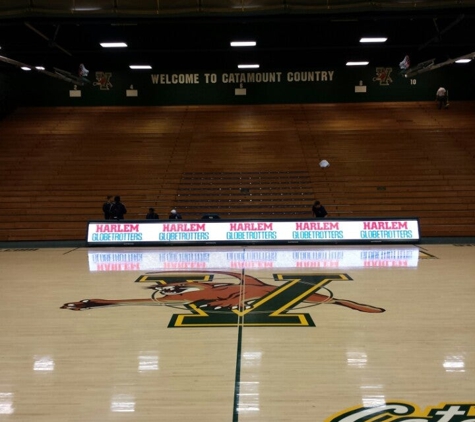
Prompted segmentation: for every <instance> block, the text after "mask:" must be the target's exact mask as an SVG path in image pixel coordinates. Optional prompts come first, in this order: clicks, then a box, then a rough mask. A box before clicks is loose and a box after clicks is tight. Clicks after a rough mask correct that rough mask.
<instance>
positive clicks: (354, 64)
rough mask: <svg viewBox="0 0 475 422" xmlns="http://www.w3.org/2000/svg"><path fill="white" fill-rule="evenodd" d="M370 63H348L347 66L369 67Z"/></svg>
mask: <svg viewBox="0 0 475 422" xmlns="http://www.w3.org/2000/svg"><path fill="white" fill-rule="evenodd" d="M368 64H369V62H346V65H347V66H367V65H368Z"/></svg>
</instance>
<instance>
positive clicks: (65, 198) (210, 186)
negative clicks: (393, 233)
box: [0, 102, 475, 241]
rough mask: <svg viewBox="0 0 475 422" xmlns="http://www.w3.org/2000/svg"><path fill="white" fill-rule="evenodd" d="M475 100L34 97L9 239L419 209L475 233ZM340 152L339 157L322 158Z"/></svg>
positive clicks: (3, 227) (6, 184)
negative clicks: (121, 220) (115, 225)
mask: <svg viewBox="0 0 475 422" xmlns="http://www.w3.org/2000/svg"><path fill="white" fill-rule="evenodd" d="M474 112H475V103H473V102H459V103H457V102H452V103H451V108H450V109H449V110H438V109H437V108H436V107H435V105H434V103H419V102H414V103H364V104H315V105H261V106H200V107H198V106H193V107H190V106H188V107H186V106H183V107H135V108H134V107H130V108H129V107H117V108H115V107H89V108H68V107H64V108H23V109H18V110H16V111H15V112H14V113H13V114H10V115H9V116H7V117H6V118H4V119H3V120H1V121H0V134H1V141H0V143H1V146H2V154H1V157H0V177H1V180H2V182H1V184H0V186H1V188H0V193H1V195H2V199H1V202H2V206H1V207H0V240H1V241H17V240H76V239H84V237H85V234H86V223H87V221H89V220H97V219H101V218H102V212H101V207H102V203H103V202H104V199H105V196H106V195H107V194H112V195H120V196H121V198H122V201H123V202H124V204H125V205H126V206H127V209H128V213H127V215H126V218H127V219H143V218H145V214H146V213H147V211H148V208H149V207H154V208H155V209H156V211H157V212H158V214H159V215H160V218H167V217H168V213H169V211H170V210H171V209H172V208H177V209H178V211H179V212H180V213H181V214H182V215H183V218H184V219H197V218H200V217H201V216H202V215H203V214H206V213H216V214H219V215H220V216H221V218H223V219H247V218H262V219H267V218H284V219H285V218H307V217H309V218H310V217H311V205H312V203H313V201H314V200H315V199H318V200H320V201H321V202H322V203H323V204H324V205H325V207H326V209H327V211H328V212H329V214H330V216H331V217H343V218H345V217H365V216H366V217H407V216H411V217H419V218H420V222H421V234H422V236H425V237H430V236H474V235H475V166H474V164H473V163H474V155H475V145H474V143H473V128H474V123H473V116H474ZM322 159H325V160H328V161H329V162H330V167H328V168H325V169H323V168H321V167H319V165H318V163H319V162H320V161H321V160H322Z"/></svg>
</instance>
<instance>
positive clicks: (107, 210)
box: [102, 195, 114, 220]
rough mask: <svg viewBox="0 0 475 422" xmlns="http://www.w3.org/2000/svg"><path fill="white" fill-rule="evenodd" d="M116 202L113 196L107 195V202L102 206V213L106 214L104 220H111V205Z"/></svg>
mask: <svg viewBox="0 0 475 422" xmlns="http://www.w3.org/2000/svg"><path fill="white" fill-rule="evenodd" d="M113 202H114V197H113V196H112V195H107V196H106V202H104V204H102V212H103V213H104V220H110V218H111V214H110V210H111V205H112V203H113Z"/></svg>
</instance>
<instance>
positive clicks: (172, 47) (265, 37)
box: [0, 0, 475, 72]
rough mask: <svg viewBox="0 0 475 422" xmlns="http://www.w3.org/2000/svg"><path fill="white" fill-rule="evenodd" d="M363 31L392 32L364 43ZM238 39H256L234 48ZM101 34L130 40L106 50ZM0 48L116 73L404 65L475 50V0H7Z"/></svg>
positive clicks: (42, 61)
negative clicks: (143, 68)
mask: <svg viewBox="0 0 475 422" xmlns="http://www.w3.org/2000/svg"><path fill="white" fill-rule="evenodd" d="M362 36H386V37H388V40H387V42H386V43H385V44H382V45H363V44H361V43H360V42H359V39H360V37H362ZM237 39H241V40H255V41H256V42H257V46H256V47H254V48H239V49H233V48H231V47H230V45H229V43H230V41H232V40H237ZM104 41H106V42H107V41H124V42H126V43H127V44H128V48H125V49H114V50H106V49H104V48H102V47H101V46H100V45H99V43H100V42H104ZM0 47H1V50H0V55H1V56H4V57H8V58H10V59H14V60H17V61H20V62H24V63H27V64H30V65H33V66H37V65H42V66H45V67H46V68H51V67H53V66H54V67H59V68H62V69H66V70H69V71H74V72H76V70H77V68H78V64H79V63H84V64H85V65H86V67H87V68H88V69H89V70H116V71H117V70H127V69H128V66H129V64H150V65H152V66H153V68H154V70H178V71H180V70H182V71H186V70H206V69H208V70H231V69H232V70H235V69H236V68H237V64H238V63H251V62H252V63H259V64H260V66H261V69H262V70H264V69H288V68H312V67H329V66H341V65H344V64H345V63H346V61H348V60H369V61H370V63H371V64H372V65H394V66H397V64H398V63H399V61H401V60H402V59H403V57H404V55H405V54H409V55H410V56H411V61H412V63H417V62H421V61H425V60H429V59H433V58H435V59H436V62H438V61H444V60H447V59H450V58H455V57H458V56H461V55H465V54H468V53H471V52H473V51H475V0H465V1H463V0H447V1H441V0H380V1H350V0H235V1H233V0H1V2H0ZM8 68H12V66H11V65H9V64H5V63H0V71H3V72H5V71H6V70H7V69H8ZM15 71H16V69H15Z"/></svg>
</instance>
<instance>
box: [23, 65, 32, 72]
mask: <svg viewBox="0 0 475 422" xmlns="http://www.w3.org/2000/svg"><path fill="white" fill-rule="evenodd" d="M21 69H22V70H25V71H27V72H29V71H30V70H31V68H30V67H26V66H22V67H21Z"/></svg>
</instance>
